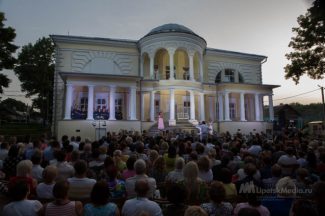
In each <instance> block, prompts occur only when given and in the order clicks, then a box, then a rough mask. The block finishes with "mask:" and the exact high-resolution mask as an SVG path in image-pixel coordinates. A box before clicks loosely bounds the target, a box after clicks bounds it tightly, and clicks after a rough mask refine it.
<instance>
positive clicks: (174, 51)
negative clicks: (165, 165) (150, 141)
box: [51, 24, 278, 139]
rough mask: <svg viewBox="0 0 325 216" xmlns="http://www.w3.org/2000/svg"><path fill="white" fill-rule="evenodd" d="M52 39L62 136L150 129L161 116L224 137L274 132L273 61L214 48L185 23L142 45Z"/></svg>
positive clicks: (157, 32) (162, 29)
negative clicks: (266, 69)
mask: <svg viewBox="0 0 325 216" xmlns="http://www.w3.org/2000/svg"><path fill="white" fill-rule="evenodd" d="M51 38H52V39H53V41H54V43H55V45H56V70H55V86H54V107H53V113H54V114H53V122H54V124H53V125H54V126H53V130H54V132H55V134H56V135H58V136H59V137H60V136H62V135H63V134H68V135H70V136H82V137H88V138H90V139H95V138H96V139H98V138H99V137H101V136H103V135H105V134H106V132H108V131H119V130H120V129H125V130H137V131H143V130H148V129H150V128H151V127H155V122H156V121H157V116H158V113H162V115H163V118H164V120H165V122H166V124H167V125H169V126H177V125H181V124H182V123H184V122H188V123H190V124H192V125H196V124H198V122H201V121H206V122H211V123H213V125H214V129H215V130H216V131H218V132H224V131H230V132H236V131H238V130H239V129H240V130H241V131H242V132H244V133H248V132H251V131H264V132H265V131H266V130H269V129H272V121H273V120H274V113H273V105H272V104H273V103H272V91H273V90H272V89H273V88H276V87H278V86H277V85H265V84H262V64H263V63H264V62H265V61H266V60H267V57H266V56H262V55H255V54H248V53H241V52H234V51H228V50H220V49H214V48H209V47H207V43H206V41H205V39H204V38H202V37H201V36H199V35H198V34H196V33H195V32H194V31H192V30H191V29H189V28H187V27H185V26H183V25H179V24H165V25H162V26H158V27H156V28H153V29H152V30H151V31H149V32H148V33H147V34H146V35H145V36H143V37H142V38H140V39H139V40H125V39H111V38H93V37H82V36H67V35H51ZM265 99H266V100H268V103H269V106H268V107H269V108H268V112H267V113H264V112H265V111H264V109H263V100H265Z"/></svg>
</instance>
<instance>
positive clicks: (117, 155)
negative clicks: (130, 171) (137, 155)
mask: <svg viewBox="0 0 325 216" xmlns="http://www.w3.org/2000/svg"><path fill="white" fill-rule="evenodd" d="M113 160H114V164H115V166H116V168H117V170H118V172H120V173H122V172H123V170H125V169H126V164H125V162H124V161H123V159H122V151H121V150H115V151H114V152H113Z"/></svg>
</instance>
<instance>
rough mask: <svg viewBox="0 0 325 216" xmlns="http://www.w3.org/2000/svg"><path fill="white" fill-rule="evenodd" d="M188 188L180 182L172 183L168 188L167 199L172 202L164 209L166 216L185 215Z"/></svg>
mask: <svg viewBox="0 0 325 216" xmlns="http://www.w3.org/2000/svg"><path fill="white" fill-rule="evenodd" d="M186 198H187V191H186V188H185V187H184V186H182V185H180V184H172V185H171V186H170V187H169V188H168V190H167V200H168V201H169V202H170V203H171V204H170V205H168V206H167V207H166V208H165V209H164V210H163V215H164V216H174V215H184V213H185V210H186V209H187V207H188V206H187V205H185V201H186Z"/></svg>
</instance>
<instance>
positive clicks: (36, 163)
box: [31, 150, 44, 182]
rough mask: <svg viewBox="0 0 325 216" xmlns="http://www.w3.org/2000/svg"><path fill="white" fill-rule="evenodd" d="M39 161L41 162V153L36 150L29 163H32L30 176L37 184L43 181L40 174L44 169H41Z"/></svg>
mask: <svg viewBox="0 0 325 216" xmlns="http://www.w3.org/2000/svg"><path fill="white" fill-rule="evenodd" d="M41 160H42V153H41V151H39V150H36V151H35V152H34V154H33V155H32V157H31V161H32V163H33V167H32V176H33V178H35V179H36V180H37V181H39V182H40V181H42V180H43V177H42V173H43V170H44V168H43V167H41Z"/></svg>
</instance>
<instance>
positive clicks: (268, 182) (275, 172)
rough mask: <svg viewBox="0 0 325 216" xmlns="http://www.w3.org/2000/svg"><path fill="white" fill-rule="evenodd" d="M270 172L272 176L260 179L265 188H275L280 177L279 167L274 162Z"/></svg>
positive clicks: (280, 170)
mask: <svg viewBox="0 0 325 216" xmlns="http://www.w3.org/2000/svg"><path fill="white" fill-rule="evenodd" d="M271 174H272V177H271V178H268V179H263V180H262V184H263V188H266V189H268V188H269V189H271V188H273V189H275V185H276V183H277V182H278V181H279V179H280V178H281V174H282V169H281V167H280V166H279V165H278V164H274V165H273V166H272V169H271Z"/></svg>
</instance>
